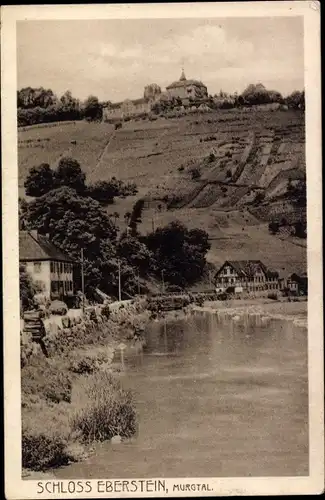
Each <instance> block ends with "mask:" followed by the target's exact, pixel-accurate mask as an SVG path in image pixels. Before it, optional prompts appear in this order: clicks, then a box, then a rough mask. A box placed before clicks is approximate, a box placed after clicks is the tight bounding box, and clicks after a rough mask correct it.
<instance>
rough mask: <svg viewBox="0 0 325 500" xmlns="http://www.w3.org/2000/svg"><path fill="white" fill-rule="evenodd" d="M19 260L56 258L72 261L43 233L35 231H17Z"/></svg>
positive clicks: (57, 259)
mask: <svg viewBox="0 0 325 500" xmlns="http://www.w3.org/2000/svg"><path fill="white" fill-rule="evenodd" d="M19 260H20V261H22V262H28V261H34V260H56V261H61V262H73V260H72V259H71V258H70V257H69V256H68V255H66V254H64V253H63V252H62V251H61V250H60V249H59V248H57V247H56V246H55V245H53V243H52V242H51V241H50V240H49V239H48V238H47V237H46V236H44V235H41V234H38V233H37V232H36V231H19Z"/></svg>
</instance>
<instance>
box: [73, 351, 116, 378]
mask: <svg viewBox="0 0 325 500" xmlns="http://www.w3.org/2000/svg"><path fill="white" fill-rule="evenodd" d="M71 356H72V357H70V365H69V370H70V371H71V372H73V373H78V374H89V373H94V372H95V371H97V370H99V369H100V367H101V366H103V365H105V364H108V363H110V362H111V361H112V359H113V356H114V351H113V350H112V349H109V348H106V349H105V350H103V349H101V350H97V351H94V352H91V351H90V352H89V351H88V352H87V353H85V352H80V351H79V352H74V353H72V355H71Z"/></svg>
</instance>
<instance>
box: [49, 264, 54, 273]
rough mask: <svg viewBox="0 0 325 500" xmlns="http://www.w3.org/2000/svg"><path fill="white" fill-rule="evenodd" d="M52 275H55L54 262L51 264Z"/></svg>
mask: <svg viewBox="0 0 325 500" xmlns="http://www.w3.org/2000/svg"><path fill="white" fill-rule="evenodd" d="M50 269H51V273H54V262H50Z"/></svg>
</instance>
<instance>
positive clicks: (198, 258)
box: [143, 221, 210, 286]
mask: <svg viewBox="0 0 325 500" xmlns="http://www.w3.org/2000/svg"><path fill="white" fill-rule="evenodd" d="M143 241H144V242H145V243H146V245H147V247H148V249H149V250H150V252H152V255H153V262H152V264H151V270H152V272H153V273H154V274H156V275H157V276H158V277H160V276H161V271H162V270H163V271H164V279H165V280H166V281H167V282H169V283H171V284H173V285H179V286H186V285H188V284H191V283H194V282H195V281H196V280H197V279H199V278H200V277H201V276H202V274H203V272H204V267H205V265H206V258H205V257H206V253H207V251H208V250H209V248H210V243H209V237H208V234H207V233H206V232H205V231H203V230H201V229H191V230H189V229H187V228H186V226H184V225H183V224H181V223H180V222H178V221H175V222H172V223H170V224H168V225H167V226H165V227H159V228H157V229H156V231H154V232H153V233H150V234H149V235H148V236H146V237H144V238H143Z"/></svg>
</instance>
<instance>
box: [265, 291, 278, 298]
mask: <svg viewBox="0 0 325 500" xmlns="http://www.w3.org/2000/svg"><path fill="white" fill-rule="evenodd" d="M267 298H268V299H272V300H278V294H277V293H276V292H270V293H268V294H267Z"/></svg>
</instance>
